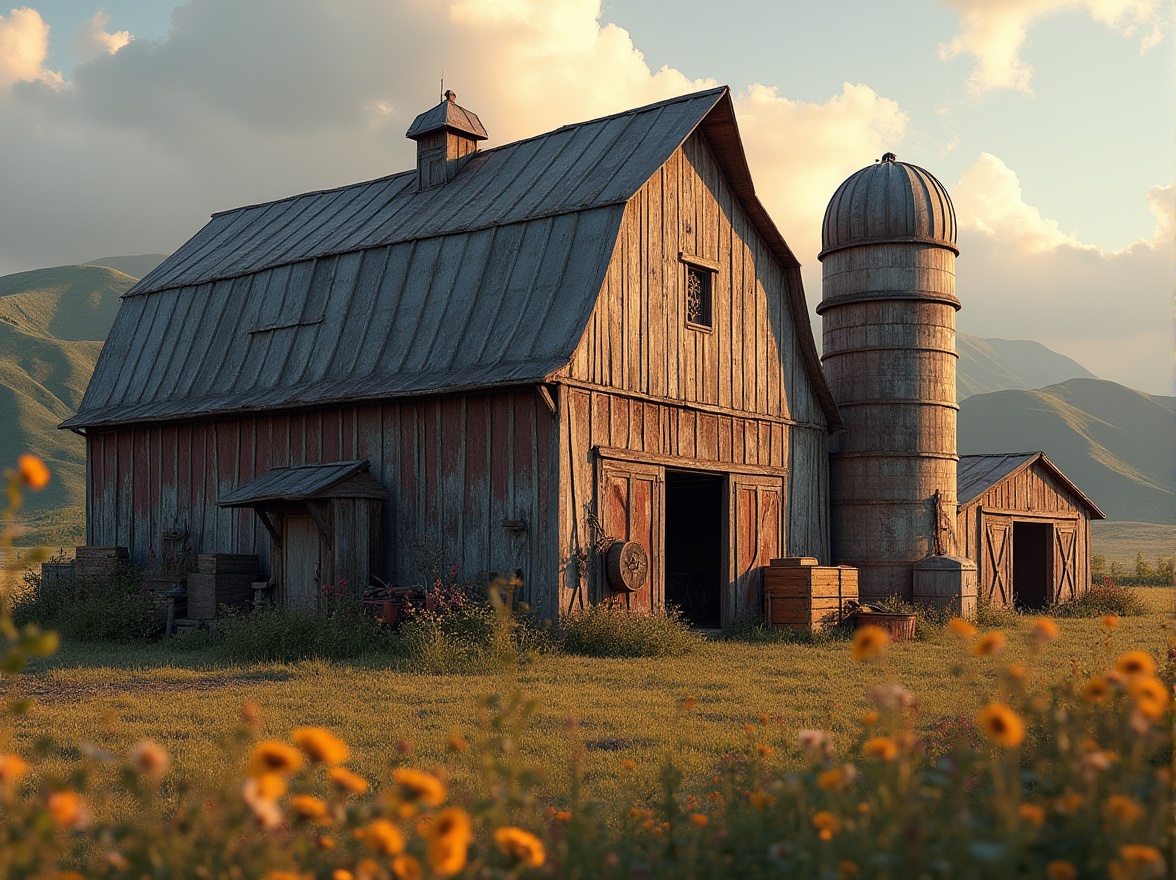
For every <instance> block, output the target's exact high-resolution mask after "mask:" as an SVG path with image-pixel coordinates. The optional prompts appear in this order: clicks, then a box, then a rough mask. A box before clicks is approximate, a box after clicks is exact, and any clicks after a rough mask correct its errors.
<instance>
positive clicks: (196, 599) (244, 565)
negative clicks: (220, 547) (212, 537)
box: [188, 553, 261, 620]
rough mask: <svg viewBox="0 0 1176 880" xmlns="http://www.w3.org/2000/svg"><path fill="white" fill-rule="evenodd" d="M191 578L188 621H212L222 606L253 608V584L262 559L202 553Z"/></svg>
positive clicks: (189, 579) (246, 554)
mask: <svg viewBox="0 0 1176 880" xmlns="http://www.w3.org/2000/svg"><path fill="white" fill-rule="evenodd" d="M196 569H197V570H196V571H194V572H193V573H192V574H190V575H188V617H189V618H191V619H193V620H212V619H214V618H215V617H216V609H217V606H219V605H228V606H231V607H233V608H241V609H246V608H249V607H250V606H252V604H253V582H254V581H255V580H257V575H258V573H259V572H260V570H261V559H260V558H259V557H257V556H255V555H252V554H249V553H201V554H200V555H199V556H198V557H196Z"/></svg>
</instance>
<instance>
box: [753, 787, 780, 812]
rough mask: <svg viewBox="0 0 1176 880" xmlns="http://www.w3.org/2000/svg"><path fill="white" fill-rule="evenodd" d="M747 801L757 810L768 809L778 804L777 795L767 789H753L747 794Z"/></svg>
mask: <svg viewBox="0 0 1176 880" xmlns="http://www.w3.org/2000/svg"><path fill="white" fill-rule="evenodd" d="M747 802H748V803H749V804H751V805H752V806H753V807H755V808H756V809H757V810H767V809H771V808H772V807H774V806H776V796H775V795H774V794H768V793H767V792H766V791H758V790H757V791H753V792H751V793H749V794H748V795H747Z"/></svg>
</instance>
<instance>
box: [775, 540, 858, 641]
mask: <svg viewBox="0 0 1176 880" xmlns="http://www.w3.org/2000/svg"><path fill="white" fill-rule="evenodd" d="M857 576H858V572H857V569H856V568H853V567H851V566H848V565H833V566H830V565H818V564H817V560H816V559H814V558H812V557H811V556H789V557H785V558H783V559H773V560H772V564H771V565H769V566H768V567H767V568H765V569H764V616H765V617H766V618H767V621H768V626H770V627H773V628H775V627H782V626H784V627H788V628H789V629H807V630H816V629H824V628H826V627H830V626H837V625H839V624H840V623H841V622H842V621H844V620H845V618H846V616H847V614H848V611H847V609H846V607H845V606H846V602H848V601H849V600H851V599H852V600H854V601H855V602H856V601H857V598H858V577H857Z"/></svg>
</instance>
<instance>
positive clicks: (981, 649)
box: [970, 630, 1005, 657]
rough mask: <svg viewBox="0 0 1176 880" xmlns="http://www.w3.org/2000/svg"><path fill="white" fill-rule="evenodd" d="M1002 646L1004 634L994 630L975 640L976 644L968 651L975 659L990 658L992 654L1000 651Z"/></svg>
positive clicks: (1003, 644)
mask: <svg viewBox="0 0 1176 880" xmlns="http://www.w3.org/2000/svg"><path fill="white" fill-rule="evenodd" d="M1004 646H1005V637H1004V633H1002V632H997V631H995V630H994V631H993V632H988V633H985V634H984V635H982V636H980V638H978V639H976V644H974V645H972V647H971V649H970V650H971V652H972V653H973V654H974V655H975V656H977V657H991V656H992V655H993V654H996V653H998V652H999V651H1001V650H1002V649H1003V648H1004Z"/></svg>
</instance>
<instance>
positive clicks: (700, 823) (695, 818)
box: [690, 813, 710, 828]
mask: <svg viewBox="0 0 1176 880" xmlns="http://www.w3.org/2000/svg"><path fill="white" fill-rule="evenodd" d="M690 824H691V825H694V826H696V827H698V828H705V827H706V826H707V825H709V824H710V819H708V818H707V817H706V815H705V814H703V813H691V814H690Z"/></svg>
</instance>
